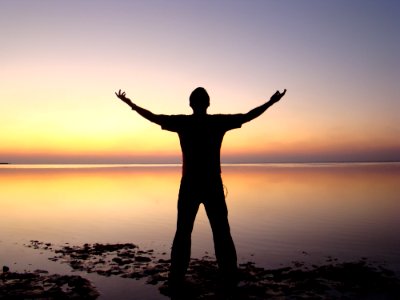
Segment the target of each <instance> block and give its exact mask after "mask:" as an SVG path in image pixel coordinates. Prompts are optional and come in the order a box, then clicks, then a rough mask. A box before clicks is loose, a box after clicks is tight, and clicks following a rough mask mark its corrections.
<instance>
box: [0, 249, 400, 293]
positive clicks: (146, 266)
mask: <svg viewBox="0 0 400 300" xmlns="http://www.w3.org/2000/svg"><path fill="white" fill-rule="evenodd" d="M43 245H44V246H43ZM30 246H31V247H33V248H36V247H37V249H43V247H46V245H45V244H43V243H41V242H38V241H33V242H32V243H31V244H30ZM53 248H54V246H53ZM48 251H52V252H55V253H57V256H56V257H55V258H53V259H54V260H55V261H62V262H67V263H68V264H70V266H71V267H72V268H73V269H77V270H80V271H86V272H96V273H97V274H99V275H102V276H121V277H124V278H131V279H136V280H138V279H145V280H146V283H148V284H152V285H158V286H159V290H160V292H161V293H162V294H164V295H170V290H169V287H168V282H167V279H168V271H169V266H170V260H168V259H157V258H155V257H154V256H152V255H153V254H154V250H153V249H151V250H147V251H146V250H141V249H139V247H137V246H136V245H134V244H105V245H104V244H93V245H91V244H84V245H83V246H71V245H69V244H68V245H65V246H64V247H61V248H60V249H56V250H48ZM307 255H308V254H307ZM3 274H4V273H3ZM238 276H239V284H238V287H237V288H236V289H234V290H233V291H229V292H231V293H232V294H231V295H230V296H231V298H230V299H237V300H247V299H343V298H347V299H359V298H368V297H369V298H371V297H372V299H381V298H383V299H398V296H399V295H400V280H399V278H397V277H396V275H395V274H394V273H393V272H392V271H390V270H388V269H387V268H385V267H384V266H381V265H377V264H373V263H369V262H368V261H367V259H365V258H362V259H361V260H360V261H359V262H346V263H345V262H343V263H339V262H338V259H337V258H333V257H328V258H327V263H326V264H325V265H310V266H308V265H306V264H305V263H304V262H300V261H293V262H292V265H290V266H283V267H282V268H278V269H273V270H268V269H264V268H261V267H258V266H257V265H256V264H255V263H254V262H246V263H243V264H240V265H239V270H238ZM221 282H222V281H221V278H219V271H218V266H217V264H216V262H215V260H214V259H213V258H211V257H210V256H209V255H207V256H205V257H203V258H202V259H192V260H191V261H190V264H189V268H188V272H187V276H186V281H185V283H184V284H183V285H182V287H181V292H182V293H183V294H184V295H185V296H184V297H183V298H182V299H193V300H195V299H210V300H211V299H221V298H223V297H221V294H220V293H221V291H222V292H223V293H224V292H226V291H225V290H224V288H221V284H220V283H221ZM222 287H223V286H222ZM57 288H59V286H56V287H54V289H57ZM34 293H40V287H37V288H36V289H35V290H34ZM0 298H1V297H0Z"/></svg>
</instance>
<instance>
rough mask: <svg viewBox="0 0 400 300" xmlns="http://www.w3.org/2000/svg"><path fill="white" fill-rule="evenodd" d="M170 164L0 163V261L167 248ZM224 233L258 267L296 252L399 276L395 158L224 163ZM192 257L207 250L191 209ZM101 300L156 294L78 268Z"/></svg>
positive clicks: (28, 263)
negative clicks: (106, 248)
mask: <svg viewBox="0 0 400 300" xmlns="http://www.w3.org/2000/svg"><path fill="white" fill-rule="evenodd" d="M180 172H181V171H180V166H177V165H142V166H140V165H86V166H85V165H30V166H29V165H28V166H24V165H2V166H0V230H1V235H0V264H1V265H8V266H10V267H11V269H13V270H17V271H23V270H35V269H38V268H40V269H47V270H49V271H51V272H58V273H60V272H61V273H63V272H64V273H68V272H70V269H69V267H68V266H67V265H64V264H60V263H57V262H51V261H48V260H47V257H48V256H46V253H43V254H41V253H40V251H37V250H32V249H30V248H27V247H25V246H24V244H27V243H29V241H30V240H32V239H34V240H39V241H44V242H50V243H53V244H57V245H62V244H64V243H70V244H72V245H81V244H83V243H96V242H98V243H120V242H132V243H135V244H138V245H139V246H140V247H142V248H144V249H150V248H152V249H155V250H156V252H157V253H160V255H162V254H161V253H163V252H166V253H167V254H165V255H164V256H165V258H168V255H169V251H170V245H171V241H172V238H173V235H174V231H175V223H176V200H177V194H178V189H179V182H180V174H181V173H180ZM223 181H224V185H225V187H226V194H227V199H226V201H227V204H228V209H229V219H230V224H231V231H232V235H233V238H234V241H235V243H236V247H237V252H238V257H239V261H240V262H245V261H249V260H251V261H255V262H256V263H257V264H258V265H260V266H263V267H267V268H276V267H280V266H282V265H288V264H289V263H290V262H292V261H294V260H300V261H305V262H309V263H320V262H324V261H325V260H326V258H327V257H328V256H333V257H336V258H339V259H340V260H358V259H360V258H361V257H368V258H370V259H371V260H376V261H379V262H386V263H387V266H388V267H389V268H391V269H393V270H395V271H397V272H399V273H400V218H399V214H400V163H376V164H375V163H363V164H357V163H354V164H260V165H224V166H223ZM192 240H193V242H192V243H193V246H192V247H193V250H192V254H193V257H202V256H204V255H205V254H209V255H213V254H214V251H213V242H212V236H211V230H210V227H209V224H208V220H207V217H206V215H205V212H204V209H203V208H201V209H200V211H199V214H198V217H197V219H196V224H195V228H194V232H193V238H192ZM82 275H84V276H86V277H88V278H90V279H91V280H93V281H94V283H95V284H96V285H97V286H100V287H101V289H100V290H101V292H102V297H101V299H112V298H119V299H135V298H132V291H133V290H134V292H135V295H136V296H137V297H138V298H140V295H141V293H142V294H143V295H146V296H145V299H164V297H163V296H161V295H159V293H158V291H157V289H156V288H154V287H153V286H147V285H144V284H143V283H142V282H140V281H139V282H136V281H133V280H126V279H119V278H104V277H100V276H97V275H93V274H90V275H88V274H82Z"/></svg>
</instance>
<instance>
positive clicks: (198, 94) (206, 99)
mask: <svg viewBox="0 0 400 300" xmlns="http://www.w3.org/2000/svg"><path fill="white" fill-rule="evenodd" d="M189 102H190V107H191V108H192V109H193V112H194V113H206V111H207V108H208V107H209V106H210V96H208V93H207V91H206V90H205V89H204V88H202V87H198V88H196V89H195V90H194V91H193V92H192V93H191V94H190V97H189Z"/></svg>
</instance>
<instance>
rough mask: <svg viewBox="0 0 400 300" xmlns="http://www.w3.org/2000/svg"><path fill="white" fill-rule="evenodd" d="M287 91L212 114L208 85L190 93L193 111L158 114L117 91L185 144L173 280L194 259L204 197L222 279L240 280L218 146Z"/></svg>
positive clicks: (176, 280) (230, 282) (173, 281)
mask: <svg viewBox="0 0 400 300" xmlns="http://www.w3.org/2000/svg"><path fill="white" fill-rule="evenodd" d="M285 93H286V90H284V91H283V93H280V92H279V91H277V92H276V93H275V94H274V95H272V97H271V99H270V100H269V101H268V102H266V103H264V104H263V105H261V106H259V107H256V108H254V109H252V110H251V111H249V112H248V113H246V114H233V115H226V114H225V115H222V114H219V115H209V114H207V108H208V106H209V105H210V98H209V96H208V93H207V91H206V90H205V89H204V88H201V87H199V88H196V89H195V90H194V91H193V92H192V94H191V95H190V107H191V108H192V109H193V114H192V115H156V114H153V113H152V112H150V111H148V110H146V109H144V108H141V107H139V106H138V105H136V104H134V103H132V101H131V100H130V99H129V98H127V97H126V94H125V92H121V90H119V91H118V93H115V94H116V95H117V97H118V98H119V99H121V100H122V101H123V102H125V103H126V104H128V105H129V106H130V107H131V108H132V109H133V110H134V111H136V112H137V113H138V114H139V115H141V116H142V117H144V118H146V119H147V120H149V121H151V122H154V123H156V124H158V125H160V126H161V127H162V129H164V130H168V131H173V132H176V133H178V135H179V140H180V144H181V149H182V156H183V166H182V179H181V186H180V189H179V198H178V221H177V228H176V234H175V238H174V241H173V245H172V251H171V269H170V276H169V284H170V286H172V287H178V288H179V286H180V284H181V283H182V282H183V279H184V276H185V273H186V270H187V268H188V265H189V260H190V247H191V234H192V229H193V224H194V221H195V217H196V214H197V211H198V208H199V205H200V203H203V205H204V207H205V210H206V213H207V216H208V219H209V221H210V224H211V229H212V233H213V238H214V247H215V255H216V257H217V262H218V266H219V268H220V271H221V274H222V278H223V281H224V283H225V284H226V285H227V286H229V285H234V284H235V283H236V280H237V278H236V273H237V257H236V250H235V245H234V243H233V240H232V237H231V234H230V228H229V223H228V210H227V207H226V203H225V195H224V190H223V184H222V180H221V166H220V149H221V144H222V139H223V137H224V135H225V133H226V132H227V131H228V130H231V129H235V128H240V127H241V126H242V124H243V123H246V122H249V121H251V120H253V119H254V118H256V117H258V116H260V115H261V114H262V113H263V112H265V110H266V109H267V108H268V107H270V106H271V105H273V104H274V103H276V102H278V101H279V100H280V99H281V98H282V97H283V95H285Z"/></svg>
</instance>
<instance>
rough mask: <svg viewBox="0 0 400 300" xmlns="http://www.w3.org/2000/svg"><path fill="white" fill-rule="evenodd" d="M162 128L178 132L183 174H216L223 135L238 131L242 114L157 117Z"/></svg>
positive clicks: (219, 170) (217, 173) (218, 169)
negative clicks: (230, 131)
mask: <svg viewBox="0 0 400 300" xmlns="http://www.w3.org/2000/svg"><path fill="white" fill-rule="evenodd" d="M159 117H160V125H161V127H162V129H164V130H168V131H173V132H176V133H178V135H179V140H180V144H181V149H182V156H183V168H182V171H183V175H187V176H190V175H192V176H202V175H204V176H210V175H219V174H220V173H221V167H220V150H221V144H222V140H223V138H224V135H225V132H227V131H228V130H231V129H235V128H240V127H241V126H242V124H243V123H244V121H243V119H244V118H243V117H244V115H243V114H235V115H200V116H198V115H172V116H168V115H159Z"/></svg>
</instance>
